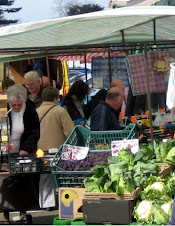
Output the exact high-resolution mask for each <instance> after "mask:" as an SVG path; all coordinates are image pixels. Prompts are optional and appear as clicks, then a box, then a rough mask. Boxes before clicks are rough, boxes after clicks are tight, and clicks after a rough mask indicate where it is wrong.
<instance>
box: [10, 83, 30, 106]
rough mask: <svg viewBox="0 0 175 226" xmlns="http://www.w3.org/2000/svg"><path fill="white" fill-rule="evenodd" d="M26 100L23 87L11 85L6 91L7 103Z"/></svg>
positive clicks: (25, 90) (25, 91)
mask: <svg viewBox="0 0 175 226" xmlns="http://www.w3.org/2000/svg"><path fill="white" fill-rule="evenodd" d="M17 100H20V101H23V102H26V100H27V89H26V88H25V87H24V86H23V85H19V84H18V85H12V86H10V87H9V88H8V90H7V101H8V102H10V101H17Z"/></svg>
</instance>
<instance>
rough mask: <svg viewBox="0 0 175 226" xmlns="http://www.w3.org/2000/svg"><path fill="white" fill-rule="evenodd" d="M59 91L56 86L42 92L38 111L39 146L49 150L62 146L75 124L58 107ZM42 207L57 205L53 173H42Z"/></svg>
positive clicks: (40, 187) (65, 112) (64, 111)
mask: <svg viewBox="0 0 175 226" xmlns="http://www.w3.org/2000/svg"><path fill="white" fill-rule="evenodd" d="M58 97H59V91H58V89H56V88H54V87H47V88H45V89H44V90H43V92H42V98H43V103H42V104H41V106H40V107H39V108H37V112H38V115H39V119H40V130H41V136H40V139H39V142H38V148H41V149H42V150H45V151H46V150H48V149H51V148H60V146H61V145H62V144H63V143H64V142H65V140H66V138H67V137H68V136H69V134H70V132H71V131H72V129H73V127H74V124H73V122H72V120H71V118H70V116H69V114H68V113H67V111H66V110H65V109H64V108H62V107H58V106H57V105H58ZM39 204H40V208H44V209H45V208H46V209H48V208H52V207H54V206H55V204H56V202H55V186H54V183H53V178H52V175H49V174H41V176H40V184H39Z"/></svg>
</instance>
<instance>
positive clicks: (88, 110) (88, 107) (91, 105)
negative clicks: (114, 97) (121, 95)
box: [83, 79, 125, 119]
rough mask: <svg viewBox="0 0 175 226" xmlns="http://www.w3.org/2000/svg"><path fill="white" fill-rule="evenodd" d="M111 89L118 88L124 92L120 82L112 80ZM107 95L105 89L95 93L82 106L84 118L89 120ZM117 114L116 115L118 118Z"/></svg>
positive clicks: (123, 86)
mask: <svg viewBox="0 0 175 226" xmlns="http://www.w3.org/2000/svg"><path fill="white" fill-rule="evenodd" d="M113 87H119V88H120V89H122V90H123V92H124V90H125V85H124V84H123V82H122V81H121V80H118V79H116V80H113V81H112V82H111V84H110V88H113ZM106 95H107V90H106V89H101V90H100V91H98V92H97V93H96V95H95V96H93V97H92V99H91V100H90V101H89V102H88V103H87V104H84V105H83V111H84V114H85V118H86V119H89V118H90V116H91V114H92V112H93V110H94V109H95V108H96V106H97V105H98V104H99V102H100V101H101V100H103V101H105V99H106ZM118 115H119V113H118V114H117V117H118Z"/></svg>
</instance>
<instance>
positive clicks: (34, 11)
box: [5, 0, 110, 23]
mask: <svg viewBox="0 0 175 226" xmlns="http://www.w3.org/2000/svg"><path fill="white" fill-rule="evenodd" d="M56 1H57V0H15V3H14V5H13V7H22V9H21V10H20V11H19V12H18V13H14V14H12V13H10V14H7V15H6V16H5V17H6V18H9V19H11V18H13V19H19V23H27V22H33V21H40V20H47V19H54V18H58V17H59V15H58V13H56V10H55V6H56ZM62 1H65V0H62ZM109 1H110V0H79V2H83V3H94V4H98V5H100V6H102V7H105V8H107V6H108V3H109ZM69 2H71V3H72V2H75V3H76V2H77V1H75V0H69Z"/></svg>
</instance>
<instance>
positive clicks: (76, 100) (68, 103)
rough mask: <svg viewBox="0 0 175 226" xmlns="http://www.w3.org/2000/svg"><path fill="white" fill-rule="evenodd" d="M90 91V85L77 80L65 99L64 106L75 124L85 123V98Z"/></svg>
mask: <svg viewBox="0 0 175 226" xmlns="http://www.w3.org/2000/svg"><path fill="white" fill-rule="evenodd" d="M88 92H89V86H88V84H87V83H85V82H83V81H82V80H78V81H76V82H75V83H74V84H73V85H72V86H71V87H70V90H69V92H68V94H67V95H66V96H65V98H64V100H63V107H64V108H65V109H66V110H67V112H68V113H69V115H70V117H71V118H72V120H73V121H74V123H75V124H81V125H83V126H84V125H85V123H86V120H85V115H84V111H83V100H84V99H85V97H86V96H87V94H88Z"/></svg>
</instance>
